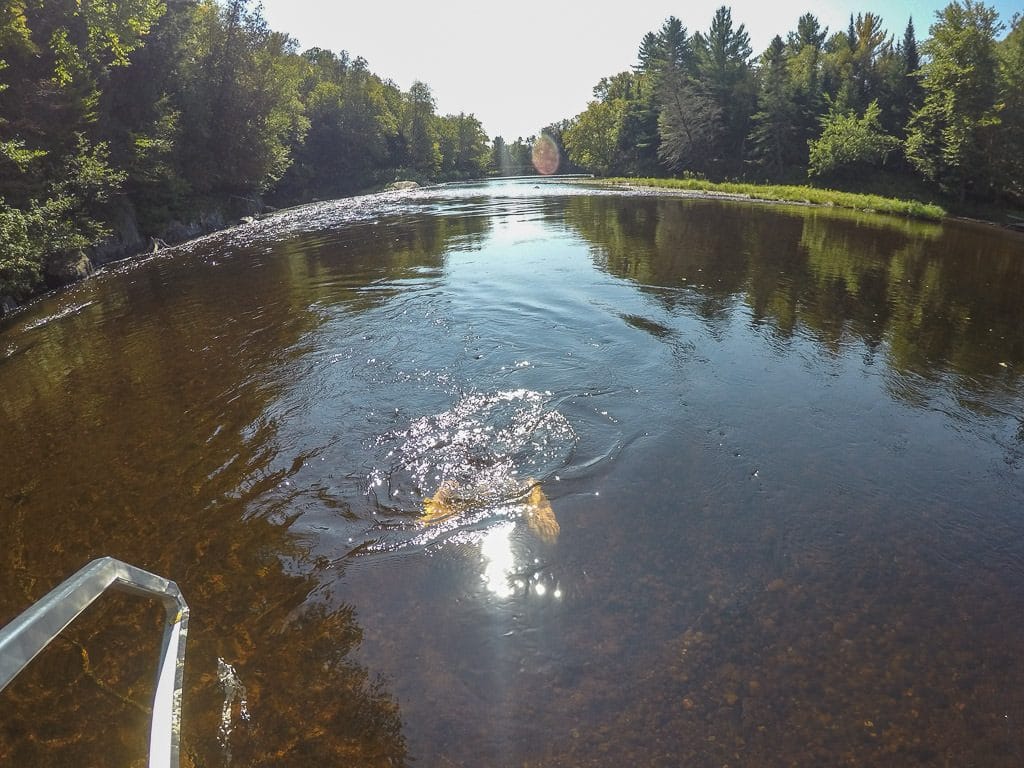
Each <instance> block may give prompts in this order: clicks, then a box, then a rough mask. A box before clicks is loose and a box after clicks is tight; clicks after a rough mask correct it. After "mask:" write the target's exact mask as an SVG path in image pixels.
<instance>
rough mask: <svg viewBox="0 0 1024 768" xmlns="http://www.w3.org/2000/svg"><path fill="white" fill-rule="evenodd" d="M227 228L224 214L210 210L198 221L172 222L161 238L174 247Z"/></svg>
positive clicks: (161, 234) (165, 228)
mask: <svg viewBox="0 0 1024 768" xmlns="http://www.w3.org/2000/svg"><path fill="white" fill-rule="evenodd" d="M226 226H227V225H226V219H225V218H224V213H223V212H222V211H218V210H210V211H204V212H203V213H201V214H199V218H198V220H193V221H189V222H188V223H183V222H181V221H172V222H171V223H170V224H168V225H167V226H166V227H164V231H163V232H161V233H160V236H161V238H162V239H163V240H166V241H167V242H168V243H170V244H171V245H174V244H177V243H183V242H185V241H186V240H192V239H194V238H196V237H199V236H200V235H207V234H209V233H210V232H216V231H218V230H221V229H224V228H225V227H226Z"/></svg>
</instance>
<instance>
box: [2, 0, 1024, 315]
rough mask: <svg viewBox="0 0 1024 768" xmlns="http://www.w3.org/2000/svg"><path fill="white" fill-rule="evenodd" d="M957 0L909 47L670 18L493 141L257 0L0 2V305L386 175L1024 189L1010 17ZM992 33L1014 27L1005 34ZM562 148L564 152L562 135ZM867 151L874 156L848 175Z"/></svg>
mask: <svg viewBox="0 0 1024 768" xmlns="http://www.w3.org/2000/svg"><path fill="white" fill-rule="evenodd" d="M1022 26H1024V24H1022V22H1021V18H1020V17H1019V16H1018V17H1015V18H1014V19H1013V20H1012V21H1011V22H1010V24H1009V29H1008V30H1007V29H1006V26H1005V25H1004V24H1003V23H1002V22H1001V21H1000V20H999V18H998V15H997V14H996V12H995V11H994V10H992V9H990V8H988V7H987V6H985V5H983V4H981V3H975V2H973V0H963V1H962V2H960V1H958V2H953V3H952V4H950V5H949V6H948V7H947V8H945V9H944V10H943V11H941V12H940V13H938V14H936V18H935V20H934V23H933V24H932V26H931V28H930V30H929V36H928V37H927V39H925V40H924V41H923V42H921V43H920V44H919V43H918V40H917V38H916V35H915V29H914V26H913V23H912V22H911V23H908V24H907V27H906V30H905V32H904V34H903V35H902V37H901V38H900V39H898V40H894V37H893V35H891V34H889V33H888V32H887V31H886V30H885V28H884V27H883V20H882V19H881V18H879V17H878V16H875V15H874V14H871V13H862V14H858V15H856V16H855V17H852V16H851V19H850V25H849V28H848V29H847V30H844V31H837V32H834V33H831V34H830V33H829V30H827V29H824V28H822V27H821V25H820V23H819V22H818V20H817V19H816V18H815V17H814V16H813V15H812V14H806V15H805V16H803V17H801V18H800V19H799V21H798V22H797V28H796V30H795V31H792V32H789V33H788V34H787V35H786V38H785V39H783V38H782V37H781V36H776V37H775V38H774V39H773V40H772V42H771V44H770V45H769V47H768V49H767V50H766V51H764V52H763V53H762V54H761V55H760V56H754V54H753V51H752V50H751V46H750V43H749V36H748V34H747V32H746V30H745V28H744V26H743V25H742V24H738V25H737V24H736V23H735V22H734V21H733V19H732V14H731V12H730V10H729V9H728V8H726V7H722V8H721V9H719V10H718V11H717V12H716V14H715V16H714V18H713V19H712V21H711V25H710V27H709V28H708V30H707V31H702V32H694V33H693V34H690V33H688V31H687V29H686V28H685V27H684V26H683V25H682V23H681V22H680V21H679V19H677V18H675V17H670V18H669V19H667V20H666V21H665V22H664V24H663V25H662V26H661V27H660V29H658V30H657V31H653V32H650V33H648V34H647V35H646V36H645V37H644V38H643V39H642V40H641V41H640V43H639V54H638V61H637V63H636V65H635V66H634V67H632V69H629V70H627V71H623V72H621V73H618V74H615V75H613V76H610V77H606V78H603V79H602V80H601V81H600V82H599V83H598V84H597V86H596V87H595V89H594V96H595V100H594V101H593V102H591V103H590V105H589V106H588V108H587V109H586V111H584V112H583V113H582V114H580V115H577V116H576V117H574V118H572V119H569V120H564V121H562V122H561V123H558V124H555V125H551V126H548V127H547V128H546V129H544V131H543V132H542V133H541V134H540V135H539V136H538V137H536V139H535V138H534V137H528V138H527V139H525V140H524V139H523V138H518V139H517V140H515V141H512V142H506V141H504V140H503V139H502V138H501V137H495V138H494V139H493V141H492V140H489V139H488V136H487V135H486V133H485V132H484V129H483V126H482V125H481V124H480V122H479V121H478V120H477V119H476V118H475V117H474V116H473V115H471V114H459V115H443V116H442V115H438V114H437V113H436V107H435V102H434V99H433V96H432V94H431V90H430V87H429V86H428V85H427V84H425V83H421V82H417V83H414V84H413V85H412V86H411V87H410V88H409V90H408V91H403V90H401V89H400V88H399V87H398V86H396V85H395V84H394V83H393V82H391V81H390V80H387V79H385V78H382V77H380V76H379V75H376V74H374V73H373V72H371V71H370V69H369V66H368V63H367V62H366V61H365V60H364V59H362V58H361V57H358V56H352V55H350V54H349V53H347V52H345V51H341V52H339V53H334V52H331V51H327V50H322V49H318V48H313V49H309V50H306V51H301V52H300V50H299V46H298V43H297V41H295V40H294V39H293V38H291V37H289V36H288V35H287V34H285V33H282V32H277V31H274V30H272V29H270V28H269V27H268V25H267V23H266V21H265V19H264V18H263V17H262V14H261V12H260V9H259V7H258V6H254V5H253V4H252V3H251V2H250V0H220V1H219V2H218V1H217V0H88V1H83V0H4V2H3V3H0V303H3V302H4V301H7V302H10V300H11V299H14V300H17V299H21V298H23V297H25V296H26V295H28V294H30V293H31V292H32V291H33V290H35V289H36V288H37V287H38V286H39V285H41V284H43V283H44V282H45V283H48V284H51V285H53V284H59V283H62V282H66V281H68V280H71V279H74V278H75V277H77V276H81V275H82V274H83V272H85V271H87V270H88V269H89V268H90V265H91V262H90V258H91V259H93V260H97V261H102V260H104V259H109V258H113V257H116V256H118V255H124V253H125V252H128V251H131V250H138V249H139V248H141V247H142V245H143V244H144V243H145V242H146V239H147V237H148V236H157V237H160V238H164V239H166V240H168V241H173V240H181V239H184V238H186V237H188V236H190V235H194V234H197V233H198V232H200V231H203V230H208V229H212V228H215V227H217V226H219V225H223V224H224V223H226V222H228V221H231V220H233V219H237V218H238V217H239V216H241V215H247V214H253V213H258V212H259V211H260V210H262V209H263V207H264V206H267V205H273V206H281V205H287V204H291V203H297V202H303V201H309V200H314V199H326V198H334V197H338V196H342V195H348V194H353V193H357V192H361V191H365V190H368V189H372V188H375V187H380V186H383V185H384V184H386V183H387V182H389V181H394V180H396V179H413V180H418V181H433V180H441V179H459V178H475V177H480V176H483V175H486V174H488V173H490V174H501V175H510V174H518V173H529V172H534V168H533V164H532V163H531V157H532V156H533V153H534V152H535V151H536V150H538V149H539V150H540V155H541V156H545V157H547V158H549V159H550V158H551V157H554V158H555V162H554V166H557V165H558V164H559V157H560V161H561V168H562V170H567V169H583V170H588V171H592V172H594V173H598V174H629V175H647V176H665V175H697V176H704V177H707V178H710V179H718V180H720V179H738V178H742V179H748V180H755V181H775V180H785V181H793V180H797V179H799V180H806V179H807V178H808V176H810V177H811V178H813V179H817V180H820V181H821V182H822V183H831V184H836V185H839V186H856V185H858V184H860V183H862V182H863V180H864V179H865V178H882V179H893V178H895V179H903V180H909V181H912V182H913V183H914V184H917V185H919V188H924V189H928V190H934V191H935V192H936V193H937V194H938V193H941V194H944V195H947V196H950V197H951V198H952V199H957V200H967V199H979V200H996V199H1001V200H1009V201H1011V202H1014V203H1016V204H1020V202H1021V200H1022V198H1024V30H1022ZM1004 32H1006V33H1007V34H1005V35H1004V34H1003V33H1004ZM556 150H557V152H558V153H560V155H556V154H555V151H556ZM865 169H868V170H869V173H865Z"/></svg>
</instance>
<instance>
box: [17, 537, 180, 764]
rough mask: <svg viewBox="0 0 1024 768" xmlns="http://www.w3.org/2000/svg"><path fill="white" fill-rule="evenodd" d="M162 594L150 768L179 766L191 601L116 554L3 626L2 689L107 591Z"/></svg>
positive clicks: (96, 562) (94, 563)
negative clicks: (164, 614) (164, 616)
mask: <svg viewBox="0 0 1024 768" xmlns="http://www.w3.org/2000/svg"><path fill="white" fill-rule="evenodd" d="M110 588H114V589H119V590H121V591H124V592H131V593H133V594H136V595H144V596H147V597H156V598H158V599H159V600H160V602H162V603H163V605H164V608H165V610H166V611H167V620H166V623H165V625H164V637H163V643H162V645H161V649H160V666H159V668H158V670H157V677H156V692H155V693H154V694H153V718H152V721H151V722H150V734H149V765H150V768H158V767H159V768H178V766H179V744H180V740H181V688H182V683H183V677H184V674H185V636H186V634H187V632H188V605H187V604H186V603H185V598H184V597H182V595H181V591H180V590H179V589H178V585H177V584H175V583H174V582H173V581H168V580H167V579H164V578H162V577H160V576H157V575H155V574H152V573H149V572H148V571H144V570H142V569H141V568H136V567H135V566H133V565H128V563H123V562H121V561H120V560H115V559H114V558H112V557H101V558H99V559H98V560H93V561H92V562H91V563H89V564H88V565H87V566H85V567H84V568H82V569H81V570H80V571H78V572H77V573H76V574H74V575H73V576H71V577H70V578H69V579H67V580H66V581H64V582H62V583H61V584H59V585H58V586H56V587H55V588H54V589H52V590H51V591H50V592H49V593H47V595H46V596H45V597H44V598H43V599H41V600H40V601H38V602H37V603H35V604H34V605H33V606H32V607H31V608H29V609H28V610H27V611H25V612H24V613H22V614H21V615H20V616H18V618H16V619H15V620H14V621H12V622H11V623H10V624H8V625H7V626H6V627H4V628H3V629H0V691H2V690H3V689H4V688H6V687H7V684H8V683H10V682H11V681H12V680H13V679H14V678H15V677H17V675H18V674H19V673H20V672H21V671H22V670H23V669H24V668H25V667H26V666H28V663H29V662H30V661H32V659H34V658H35V657H36V656H37V655H39V653H40V652H41V651H42V650H43V649H44V648H45V647H46V646H47V645H49V644H50V642H51V641H52V640H53V639H54V638H55V637H57V635H59V634H60V633H61V632H62V631H63V630H64V628H65V627H67V626H68V625H69V624H70V623H71V622H72V621H74V620H75V619H76V618H77V617H78V616H79V614H81V613H82V611H84V610H85V609H86V608H88V607H89V606H90V605H91V604H92V603H93V602H94V601H95V600H96V598H98V597H99V596H100V595H102V594H103V593H104V592H106V591H107V589H110Z"/></svg>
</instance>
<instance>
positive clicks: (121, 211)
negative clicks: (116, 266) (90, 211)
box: [91, 201, 146, 265]
mask: <svg viewBox="0 0 1024 768" xmlns="http://www.w3.org/2000/svg"><path fill="white" fill-rule="evenodd" d="M110 224H111V227H112V229H113V234H112V235H111V236H110V237H108V238H107V239H106V240H104V241H103V242H101V243H99V244H98V245H96V246H95V247H94V248H93V249H92V255H91V258H92V261H93V263H95V264H97V265H102V264H107V263H109V262H111V261H117V260H119V259H124V258H127V257H129V256H134V255H135V254H137V253H141V252H142V251H143V250H145V248H146V239H145V238H144V237H143V236H142V234H141V233H140V232H139V225H138V222H137V221H136V219H135V210H134V209H133V208H132V206H131V204H130V203H129V202H127V201H119V202H118V203H116V204H115V205H114V207H113V210H112V214H111V220H110Z"/></svg>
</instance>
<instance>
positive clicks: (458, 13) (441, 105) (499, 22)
mask: <svg viewBox="0 0 1024 768" xmlns="http://www.w3.org/2000/svg"><path fill="white" fill-rule="evenodd" d="M946 4H947V0H884V1H883V0H868V2H865V3H864V4H862V5H852V4H850V3H849V2H844V3H839V2H835V0H815V2H813V3H812V2H809V0H735V1H734V2H732V3H731V4H729V5H730V8H731V9H732V18H733V22H734V24H735V25H737V26H738V25H739V24H745V25H746V29H747V32H748V33H749V34H750V40H751V45H752V47H753V49H754V53H755V54H758V53H760V52H761V51H763V50H764V49H765V48H766V47H767V46H768V43H769V42H770V40H771V39H772V37H774V36H775V35H777V34H778V35H782V37H783V38H785V36H786V33H787V32H789V31H790V30H792V29H795V28H796V22H797V19H799V18H800V16H801V15H802V14H804V13H806V12H808V11H811V12H812V13H814V15H815V16H817V17H818V19H819V21H821V23H822V25H823V26H827V27H829V30H830V31H838V30H845V29H846V27H847V24H848V22H849V18H850V13H851V11H852V12H854V13H863V12H866V11H870V12H872V13H875V14H876V15H878V16H881V17H882V20H883V23H884V25H885V27H886V28H887V29H888V30H889V32H890V33H891V34H893V35H895V36H896V38H897V39H900V38H901V37H902V36H903V31H904V29H905V28H906V25H907V19H908V18H910V17H911V16H912V17H913V19H914V27H915V29H916V31H917V37H918V40H923V39H924V38H925V37H927V34H928V27H929V26H930V25H931V24H932V22H933V21H934V19H935V12H936V11H937V10H939V9H941V8H942V7H944V6H945V5H946ZM989 4H990V5H992V6H994V7H995V8H996V10H997V11H999V14H1000V18H1001V19H1002V20H1003V21H1004V22H1005V23H1009V21H1010V19H1011V17H1012V16H1013V13H1014V11H1021V10H1024V4H1022V0H1016V3H1015V2H1014V0H996V2H994V3H993V2H991V1H990V2H989ZM720 5H722V0H676V2H674V3H673V2H659V1H657V0H625V1H624V2H616V3H614V5H613V4H608V5H607V6H604V7H602V5H601V4H599V3H594V2H587V3H582V2H567V1H566V0H551V2H548V3H523V4H518V3H480V2H471V1H470V0H451V1H450V2H443V3H442V2H424V1H423V0H389V1H381V0H377V1H376V2H375V1H374V0H370V1H369V2H367V0H360V1H359V2H338V1H337V0H334V1H331V0H263V10H264V15H265V17H266V19H267V21H268V22H269V24H270V26H271V28H272V29H275V30H278V31H280V32H287V33H289V34H290V35H291V36H292V37H294V38H296V39H297V40H298V41H299V44H300V47H301V48H302V49H303V50H305V49H306V48H312V47H314V46H316V47H319V48H327V49H329V50H332V51H335V52H338V51H342V50H345V51H348V52H349V54H350V55H352V56H353V57H355V56H362V57H363V58H364V59H366V60H367V61H368V62H369V68H370V71H372V72H374V73H375V74H377V75H379V76H380V77H382V78H384V79H388V80H392V81H394V82H395V83H396V84H397V85H398V86H399V87H400V88H402V89H403V90H408V88H409V86H410V85H411V84H412V83H413V81H414V80H421V81H423V82H425V83H426V84H427V85H429V86H430V88H431V91H432V93H433V95H434V99H435V101H436V104H437V113H438V114H440V115H446V114H458V113H460V112H465V113H467V114H474V115H476V117H477V119H479V120H480V122H481V123H482V124H483V127H484V131H485V132H486V133H487V135H488V136H490V137H492V138H493V137H494V136H502V137H503V138H504V139H505V140H506V141H513V140H515V139H516V138H518V137H523V138H526V137H527V136H532V135H536V134H537V133H539V132H540V130H541V129H542V128H543V127H544V126H546V125H549V124H551V123H553V122H557V121H559V120H563V119H565V118H571V117H573V116H575V115H577V114H579V113H580V112H582V111H583V110H584V109H586V106H587V102H588V101H590V100H592V99H593V88H594V86H595V85H596V84H597V82H598V81H599V80H600V79H601V78H602V77H605V76H607V75H613V74H615V73H616V72H621V71H623V70H625V69H628V68H629V67H631V66H632V65H633V64H635V63H636V53H637V49H638V47H639V45H640V40H641V38H642V37H643V36H644V34H645V33H647V32H650V31H655V30H657V29H658V27H660V26H661V24H662V22H663V21H664V20H665V19H666V18H668V17H669V16H672V15H674V16H677V17H679V19H681V20H682V22H683V25H684V26H686V28H687V30H688V31H689V32H690V33H691V34H692V33H693V32H695V31H698V30H706V29H707V28H708V26H709V25H710V23H711V18H712V16H713V15H714V12H715V9H716V8H717V7H718V6H720ZM609 8H614V10H609Z"/></svg>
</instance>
